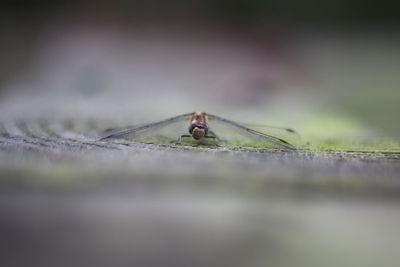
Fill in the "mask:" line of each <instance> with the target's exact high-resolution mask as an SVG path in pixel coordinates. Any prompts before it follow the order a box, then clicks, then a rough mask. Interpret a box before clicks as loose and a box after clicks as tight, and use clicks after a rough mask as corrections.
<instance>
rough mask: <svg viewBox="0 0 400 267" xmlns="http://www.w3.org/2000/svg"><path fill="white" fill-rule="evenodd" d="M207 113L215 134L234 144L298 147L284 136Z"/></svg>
mask: <svg viewBox="0 0 400 267" xmlns="http://www.w3.org/2000/svg"><path fill="white" fill-rule="evenodd" d="M207 115H208V117H209V119H210V128H211V129H212V130H213V131H214V132H215V134H216V135H217V136H218V137H219V138H221V139H223V140H226V141H227V142H230V143H232V144H240V145H249V146H253V145H256V146H258V145H259V144H260V143H261V144H263V145H268V146H270V147H271V146H272V147H275V148H281V149H291V150H293V149H296V148H295V147H294V146H293V145H292V144H290V143H289V142H287V141H286V140H284V139H282V138H279V137H276V136H272V135H269V134H266V133H262V132H259V131H256V130H253V129H251V128H248V127H246V126H243V125H241V124H239V123H237V122H234V121H231V120H228V119H225V118H222V117H219V116H216V115H211V114H207Z"/></svg>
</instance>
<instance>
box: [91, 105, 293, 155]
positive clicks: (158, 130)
mask: <svg viewBox="0 0 400 267" xmlns="http://www.w3.org/2000/svg"><path fill="white" fill-rule="evenodd" d="M269 128H270V129H271V128H275V129H278V130H282V131H283V132H285V133H286V134H287V135H289V136H295V135H297V133H296V132H295V131H294V130H292V129H290V128H279V127H269ZM173 131H175V134H172V132H173ZM171 135H172V136H174V135H175V137H172V138H171ZM113 139H125V140H128V141H139V142H143V143H156V142H158V143H163V142H164V141H166V142H174V141H175V142H176V143H178V144H182V142H183V141H184V140H189V141H190V140H191V141H195V142H201V141H204V140H213V141H215V142H220V143H228V144H238V145H244V146H246V145H248V146H252V144H261V145H262V146H267V147H274V148H278V149H286V150H295V149H296V147H295V146H294V145H292V144H291V143H289V142H288V141H286V140H284V139H283V138H281V137H278V136H275V135H272V134H268V133H264V132H261V131H257V130H254V129H251V128H248V127H246V126H244V125H243V124H240V123H237V122H235V121H232V120H228V119H225V118H222V117H220V116H217V115H213V114H209V113H205V112H190V113H185V114H181V115H178V116H174V117H170V118H167V119H164V120H161V121H157V122H153V123H148V124H144V125H141V126H137V127H127V128H122V129H121V128H120V129H116V130H111V131H106V132H105V133H104V135H103V137H101V138H100V139H99V141H107V140H113Z"/></svg>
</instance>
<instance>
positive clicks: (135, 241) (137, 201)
mask: <svg viewBox="0 0 400 267" xmlns="http://www.w3.org/2000/svg"><path fill="white" fill-rule="evenodd" d="M101 128H102V125H96V124H94V123H92V124H89V123H79V124H74V123H72V122H71V121H70V122H65V121H53V122H52V123H50V122H46V121H11V122H10V121H3V122H2V124H1V136H0V166H1V167H0V174H1V180H0V183H1V187H0V190H1V191H0V215H1V220H0V232H2V245H1V252H0V253H1V254H2V261H3V264H5V265H3V266H27V265H30V266H339V265H340V266H351V267H354V266H364V267H365V266H378V265H379V264H381V265H382V264H383V265H382V266H398V264H399V262H400V257H399V255H398V251H399V250H400V247H399V243H398V240H397V238H398V236H400V231H399V230H398V225H399V224H400V209H399V204H400V198H399V197H400V181H399V173H400V164H399V163H400V161H399V158H400V155H399V154H398V153H389V152H388V153H366V152H310V151H273V150H248V149H244V148H243V149H227V148H223V147H193V146H178V145H171V146H157V145H151V144H127V143H118V144H117V143H110V142H99V141H96V139H97V138H96V136H97V133H98V132H96V131H98V130H99V129H101Z"/></svg>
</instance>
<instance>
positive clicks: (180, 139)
mask: <svg viewBox="0 0 400 267" xmlns="http://www.w3.org/2000/svg"><path fill="white" fill-rule="evenodd" d="M183 137H192V136H191V135H190V134H182V135H181V136H179V139H178V144H182V138H183Z"/></svg>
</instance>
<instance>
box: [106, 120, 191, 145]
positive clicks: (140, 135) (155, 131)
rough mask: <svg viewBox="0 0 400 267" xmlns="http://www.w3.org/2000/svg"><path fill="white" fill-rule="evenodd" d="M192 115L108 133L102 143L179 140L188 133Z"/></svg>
mask: <svg viewBox="0 0 400 267" xmlns="http://www.w3.org/2000/svg"><path fill="white" fill-rule="evenodd" d="M191 115H192V113H186V114H182V115H178V116H175V117H171V118H168V119H164V120H161V121H157V122H154V123H149V124H145V125H141V126H137V127H130V128H125V129H119V130H117V131H115V132H112V133H108V134H107V135H105V136H104V137H102V138H101V139H100V141H104V140H113V139H124V140H128V141H141V142H149V143H153V142H157V143H162V142H164V141H168V142H169V141H172V140H178V138H179V136H180V135H182V134H186V133H188V121H189V117H190V116H191Z"/></svg>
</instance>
